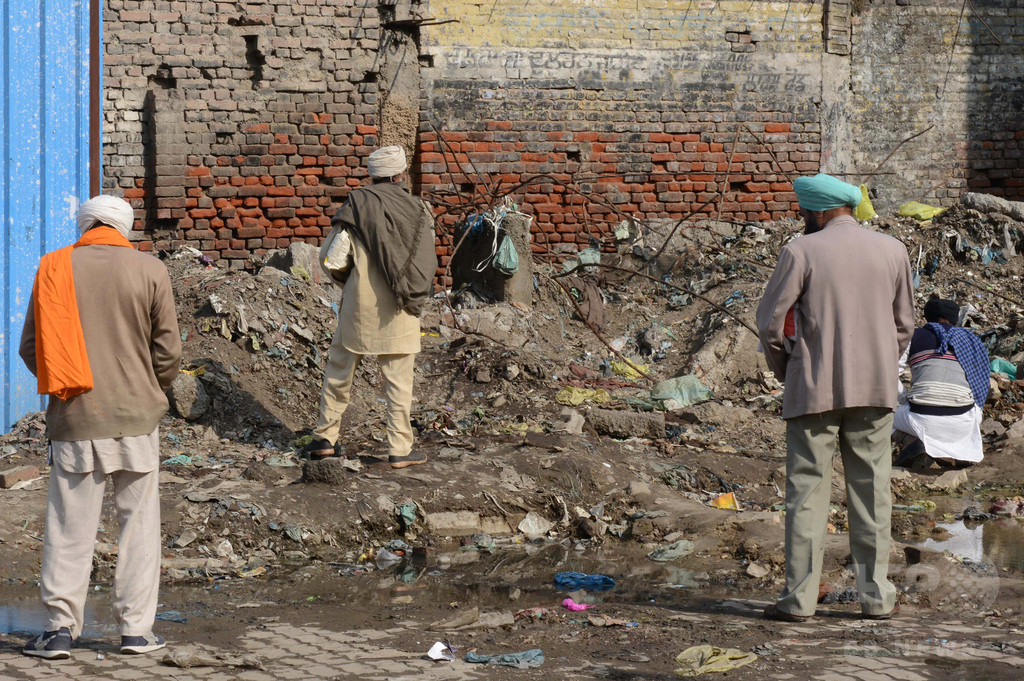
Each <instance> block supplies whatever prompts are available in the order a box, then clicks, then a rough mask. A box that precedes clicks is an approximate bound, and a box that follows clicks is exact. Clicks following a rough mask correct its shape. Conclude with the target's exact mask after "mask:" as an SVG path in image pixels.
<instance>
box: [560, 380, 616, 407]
mask: <svg viewBox="0 0 1024 681" xmlns="http://www.w3.org/2000/svg"><path fill="white" fill-rule="evenodd" d="M611 399H612V396H611V395H609V394H608V391H607V390H605V389H604V388H598V389H596V390H590V389H589V388H577V387H575V386H571V385H567V386H565V387H564V388H562V389H561V390H559V391H558V393H557V394H556V395H555V401H556V402H558V403H559V404H564V405H567V406H570V407H578V406H579V405H581V404H583V403H584V402H594V403H595V404H604V403H606V402H610V401H611Z"/></svg>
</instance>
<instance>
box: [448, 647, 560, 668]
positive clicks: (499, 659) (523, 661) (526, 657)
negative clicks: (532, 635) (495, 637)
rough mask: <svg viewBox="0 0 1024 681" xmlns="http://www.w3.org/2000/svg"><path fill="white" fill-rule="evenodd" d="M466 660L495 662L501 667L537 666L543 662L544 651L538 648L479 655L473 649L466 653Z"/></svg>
mask: <svg viewBox="0 0 1024 681" xmlns="http://www.w3.org/2000/svg"><path fill="white" fill-rule="evenodd" d="M465 660H466V662H474V663H479V664H497V665H501V666H503V667H515V668H516V669H529V668H531V667H539V666H541V665H542V664H543V663H544V652H543V651H541V649H540V648H534V649H533V650H524V651H523V652H521V653H503V654H501V655H480V654H478V653H477V652H476V651H475V650H471V651H469V652H468V653H466V657H465Z"/></svg>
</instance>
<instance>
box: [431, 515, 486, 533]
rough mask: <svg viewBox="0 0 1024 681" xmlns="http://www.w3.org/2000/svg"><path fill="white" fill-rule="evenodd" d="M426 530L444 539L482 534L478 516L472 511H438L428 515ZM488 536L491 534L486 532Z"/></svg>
mask: <svg viewBox="0 0 1024 681" xmlns="http://www.w3.org/2000/svg"><path fill="white" fill-rule="evenodd" d="M426 524H427V528H428V529H429V530H430V531H431V532H433V533H435V534H439V535H444V536H446V537H462V536H464V535H467V534H476V533H477V532H482V531H483V528H482V527H481V523H480V514H479V513H476V512H474V511H440V512H437V513H428V514H427V518H426ZM488 534H493V532H490V531H488Z"/></svg>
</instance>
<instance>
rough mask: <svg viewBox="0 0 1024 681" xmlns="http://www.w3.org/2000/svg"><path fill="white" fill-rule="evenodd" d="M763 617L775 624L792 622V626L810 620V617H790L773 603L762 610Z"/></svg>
mask: <svg viewBox="0 0 1024 681" xmlns="http://www.w3.org/2000/svg"><path fill="white" fill-rule="evenodd" d="M764 616H765V617H766V618H767V619H770V620H775V621H776V622H792V623H794V624H799V623H800V622H806V621H807V620H809V619H811V616H810V615H791V614H790V613H788V612H786V611H785V610H779V606H778V605H776V604H775V603H772V604H771V605H769V606H767V607H766V608H765V609H764Z"/></svg>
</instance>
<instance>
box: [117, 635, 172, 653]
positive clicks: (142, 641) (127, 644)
mask: <svg viewBox="0 0 1024 681" xmlns="http://www.w3.org/2000/svg"><path fill="white" fill-rule="evenodd" d="M165 645H167V641H165V640H164V637H163V636H161V635H160V634H154V633H153V632H149V633H148V634H146V635H145V636H122V637H121V653H122V654H124V655H142V654H143V653H151V652H153V651H154V650H160V649H161V648H163V647H164V646H165Z"/></svg>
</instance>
